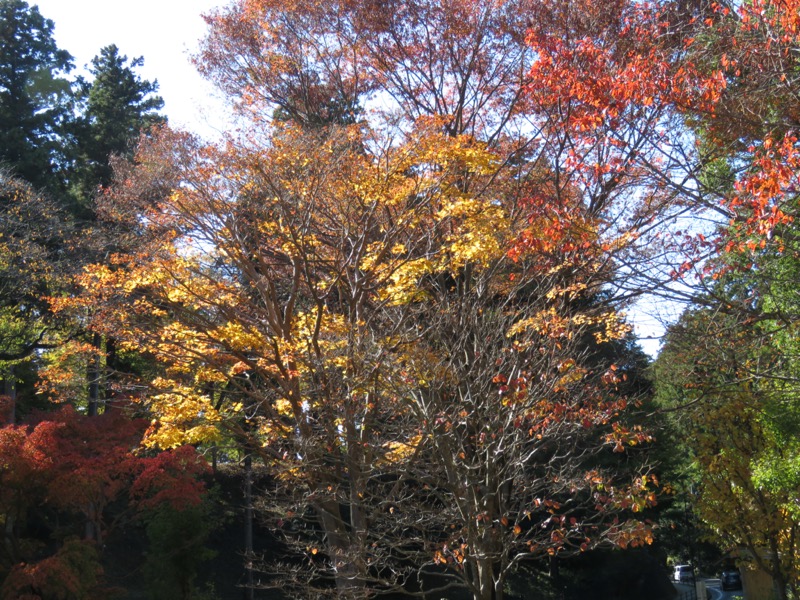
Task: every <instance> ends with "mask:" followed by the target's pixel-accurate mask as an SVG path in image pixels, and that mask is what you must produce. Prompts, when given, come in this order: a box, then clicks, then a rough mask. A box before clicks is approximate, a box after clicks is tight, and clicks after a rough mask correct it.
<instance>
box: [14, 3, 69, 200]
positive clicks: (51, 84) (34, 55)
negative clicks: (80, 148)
mask: <svg viewBox="0 0 800 600" xmlns="http://www.w3.org/2000/svg"><path fill="white" fill-rule="evenodd" d="M53 27H54V25H53V21H51V20H49V19H45V18H44V17H43V16H42V15H41V13H40V12H39V9H38V7H36V6H32V7H31V6H29V5H28V4H27V3H26V2H24V1H23V0H0V135H2V138H3V144H2V145H1V146H0V162H3V163H6V164H7V165H8V166H9V167H11V168H12V169H13V170H14V171H15V172H16V173H17V174H18V175H19V176H20V177H22V178H24V179H25V180H27V181H28V182H29V183H31V184H33V185H35V186H37V187H49V188H53V187H54V185H55V183H56V178H55V173H54V172H55V170H57V167H54V165H58V164H59V163H60V160H59V158H58V152H59V149H58V145H57V142H55V141H54V139H53V138H54V134H55V133H56V132H57V131H58V130H59V128H60V127H61V125H62V124H63V121H64V119H65V118H66V117H67V110H66V106H67V100H68V96H69V92H70V83H69V81H67V80H66V79H65V78H63V75H64V74H66V73H68V72H69V71H70V70H71V69H72V66H73V64H72V56H70V54H69V53H68V52H66V51H64V50H61V49H59V48H58V46H57V45H56V42H55V40H54V39H53Z"/></svg>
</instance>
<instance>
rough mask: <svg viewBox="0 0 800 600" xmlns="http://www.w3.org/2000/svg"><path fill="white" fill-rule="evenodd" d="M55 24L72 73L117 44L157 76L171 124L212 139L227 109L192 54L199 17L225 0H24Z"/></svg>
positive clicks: (146, 73)
mask: <svg viewBox="0 0 800 600" xmlns="http://www.w3.org/2000/svg"><path fill="white" fill-rule="evenodd" d="M28 3H29V4H30V5H37V6H38V7H39V12H41V13H42V15H43V16H44V17H45V18H47V19H51V20H52V21H53V22H54V23H55V31H54V37H55V39H56V43H57V44H58V46H59V48H61V49H63V50H66V51H67V52H69V53H70V54H72V56H73V57H74V59H75V60H74V63H75V67H76V73H78V72H79V71H80V69H81V68H83V67H85V66H86V65H87V64H89V63H90V62H91V60H92V58H93V57H94V56H96V55H98V54H99V53H100V49H101V48H103V47H104V46H108V45H109V44H116V45H117V47H118V48H119V50H120V53H121V54H124V55H126V56H128V58H131V59H132V58H136V57H139V56H142V57H144V65H143V66H142V67H141V68H139V69H138V70H137V73H139V75H140V76H141V77H142V78H143V79H147V80H150V81H153V80H158V83H159V85H160V90H159V94H160V95H161V96H162V97H163V98H164V102H165V105H164V113H165V114H166V115H167V116H168V117H169V120H170V123H171V124H172V125H174V126H176V127H180V128H182V129H188V130H190V131H193V132H195V133H198V134H200V135H202V136H204V137H208V138H213V137H216V133H217V132H219V131H220V130H221V129H222V128H223V127H224V126H225V123H226V115H227V114H228V113H229V111H228V110H227V109H226V107H225V104H224V102H222V100H221V99H220V97H219V96H218V95H217V94H216V92H215V90H214V87H213V86H212V85H211V84H210V83H208V82H207V81H205V80H204V79H203V78H202V77H200V75H199V74H198V73H197V72H196V70H195V68H194V66H193V65H192V64H191V62H190V60H189V59H190V55H191V54H192V53H193V52H195V51H196V50H197V48H198V43H199V40H200V39H201V38H202V37H203V35H204V33H205V31H206V24H205V22H204V21H203V19H202V17H201V15H202V14H203V13H207V12H208V11H210V10H211V9H213V8H215V7H217V6H220V5H224V4H225V3H226V2H225V0H137V1H136V2H114V1H111V0H28Z"/></svg>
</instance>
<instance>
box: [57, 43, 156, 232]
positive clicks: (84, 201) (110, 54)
mask: <svg viewBox="0 0 800 600" xmlns="http://www.w3.org/2000/svg"><path fill="white" fill-rule="evenodd" d="M143 64H144V59H143V58H142V57H139V58H134V59H133V60H131V61H130V62H129V61H128V57H127V56H125V55H121V54H120V53H119V49H118V48H117V46H116V45H114V44H112V45H110V46H106V47H105V48H103V49H102V50H101V51H100V54H99V55H98V56H95V57H94V58H93V59H92V68H91V69H90V72H91V74H92V75H93V76H94V79H93V81H92V82H91V83H87V82H85V81H82V82H81V89H80V91H79V99H80V100H81V101H82V103H83V104H84V107H85V111H84V113H83V116H82V117H81V119H80V120H79V121H78V122H77V124H76V136H75V137H76V142H77V152H76V155H77V159H78V160H77V165H76V168H75V175H74V177H73V181H74V183H73V193H74V194H75V196H76V197H77V201H78V203H79V206H80V208H81V209H82V212H83V213H85V214H84V215H83V216H87V215H88V214H89V210H88V209H89V206H90V205H91V200H92V196H93V195H94V193H95V191H96V190H97V188H98V187H99V186H107V185H108V184H109V183H111V178H112V167H111V165H110V159H111V157H113V156H115V155H125V154H127V153H129V152H130V151H131V149H132V147H133V143H134V142H135V140H136V138H137V137H138V135H139V133H140V132H142V131H144V130H146V129H148V128H149V127H151V126H152V125H155V124H157V123H162V122H164V120H165V119H164V117H162V116H161V115H159V114H157V111H158V110H159V109H161V108H162V107H163V106H164V101H163V100H162V99H161V97H160V96H157V95H155V93H156V92H157V91H158V82H155V81H154V82H150V81H147V80H143V79H141V78H140V77H139V75H137V74H136V73H135V69H136V68H137V67H141V66H142V65H143Z"/></svg>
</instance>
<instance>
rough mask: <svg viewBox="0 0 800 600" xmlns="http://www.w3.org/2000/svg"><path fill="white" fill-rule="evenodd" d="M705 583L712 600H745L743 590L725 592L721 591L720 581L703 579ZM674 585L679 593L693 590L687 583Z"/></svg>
mask: <svg viewBox="0 0 800 600" xmlns="http://www.w3.org/2000/svg"><path fill="white" fill-rule="evenodd" d="M703 581H705V582H706V589H707V590H708V591H709V592H711V595H710V596H709V598H710V600H735V599H737V598H739V599H743V598H744V594H743V593H742V590H727V591H724V592H723V591H722V590H721V589H719V579H703ZM673 585H674V586H675V588H676V589H677V590H678V591H679V592H686V591H689V590H691V589H692V586H690V585H688V584H686V583H675V584H673ZM700 600H702V599H700Z"/></svg>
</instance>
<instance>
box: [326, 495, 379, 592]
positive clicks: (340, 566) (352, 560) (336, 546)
mask: <svg viewBox="0 0 800 600" xmlns="http://www.w3.org/2000/svg"><path fill="white" fill-rule="evenodd" d="M314 509H315V510H316V512H317V514H318V515H319V517H320V522H321V524H322V528H323V530H324V531H325V539H326V541H327V551H328V555H329V557H330V561H331V565H332V566H333V575H334V580H335V581H336V592H337V598H341V600H359V599H361V598H364V597H365V596H366V594H365V591H366V590H365V581H364V574H363V572H361V570H360V569H359V561H358V556H357V549H354V548H353V547H352V543H351V540H350V535H349V532H348V531H347V525H346V524H345V523H344V522H343V521H342V518H341V516H340V514H339V504H338V502H336V501H335V500H323V501H318V502H315V503H314ZM354 550H356V552H354Z"/></svg>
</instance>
